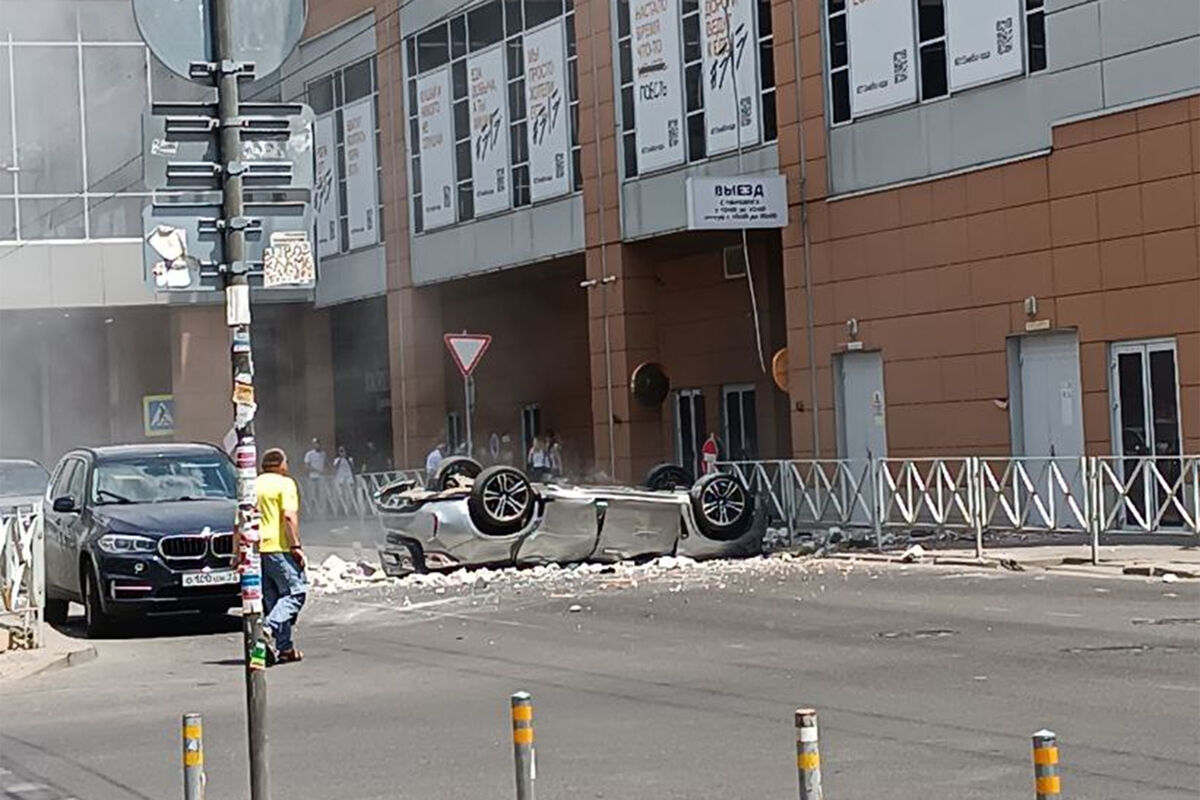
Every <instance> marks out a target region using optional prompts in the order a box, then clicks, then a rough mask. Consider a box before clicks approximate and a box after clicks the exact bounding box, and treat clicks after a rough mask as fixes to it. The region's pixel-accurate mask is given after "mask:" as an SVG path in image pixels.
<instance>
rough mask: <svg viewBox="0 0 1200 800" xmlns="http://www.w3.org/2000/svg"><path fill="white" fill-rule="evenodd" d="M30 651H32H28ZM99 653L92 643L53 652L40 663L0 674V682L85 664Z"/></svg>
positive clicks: (13, 680)
mask: <svg viewBox="0 0 1200 800" xmlns="http://www.w3.org/2000/svg"><path fill="white" fill-rule="evenodd" d="M29 652H32V651H29ZM99 655H100V654H99V653H98V652H97V651H96V648H95V647H93V646H92V645H88V646H87V647H83V648H80V649H78V650H68V651H65V652H59V653H56V654H54V655H53V656H51V657H50V658H49V660H47V661H46V662H44V663H42V664H36V665H30V666H29V668H28V669H26V670H24V671H22V670H20V669H17V670H15V671H14V672H13V673H12V674H11V675H7V676H3V675H0V683H10V682H15V681H19V680H22V679H23V678H32V677H33V676H35V675H44V674H45V673H47V672H55V671H57V670H62V669H68V668H69V667H77V666H79V665H80V664H86V663H88V662H89V661H95V660H96V658H98V657H99Z"/></svg>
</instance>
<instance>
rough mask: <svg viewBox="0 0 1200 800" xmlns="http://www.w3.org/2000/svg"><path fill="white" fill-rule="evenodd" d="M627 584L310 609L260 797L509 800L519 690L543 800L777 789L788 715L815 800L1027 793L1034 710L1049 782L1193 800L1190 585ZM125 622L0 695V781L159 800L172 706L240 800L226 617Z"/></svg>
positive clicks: (168, 779)
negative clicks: (820, 787) (813, 745)
mask: <svg viewBox="0 0 1200 800" xmlns="http://www.w3.org/2000/svg"><path fill="white" fill-rule="evenodd" d="M633 584H634V581H630V580H628V579H621V578H620V577H619V576H604V575H599V576H594V577H593V578H592V579H589V580H588V581H585V582H583V585H582V586H579V587H576V588H574V589H570V588H564V587H562V586H558V587H555V588H553V589H540V588H537V587H533V586H531V585H528V584H526V585H522V586H518V587H515V588H514V587H512V586H509V587H507V588H496V586H495V585H493V586H491V587H481V586H476V587H474V588H473V589H471V590H455V589H451V590H449V591H445V592H444V593H442V594H437V593H435V591H434V590H433V589H432V588H425V589H422V590H407V589H395V588H389V589H373V590H367V591H361V592H355V593H353V594H343V595H338V596H336V597H327V598H318V599H316V600H314V601H313V602H312V604H311V606H310V608H309V609H308V610H307V612H306V615H305V619H304V623H305V624H304V627H303V629H302V631H301V633H300V637H301V644H302V646H303V647H304V649H305V652H306V656H307V657H306V660H305V661H304V663H302V664H299V665H289V666H285V667H277V668H274V669H272V670H271V671H270V672H269V673H268V675H269V681H270V708H271V720H270V726H271V727H270V731H271V765H272V781H273V792H272V793H273V796H274V797H275V798H279V799H280V800H283V799H284V798H295V799H299V798H328V797H336V798H340V799H341V798H345V799H357V800H369V799H372V798H379V799H380V800H382V799H383V798H388V799H389V800H395V798H414V799H416V798H420V799H421V800H450V799H451V798H454V799H455V800H460V799H466V800H473V799H474V798H481V799H482V798H489V799H492V798H503V797H512V796H514V790H513V777H512V752H511V743H510V737H509V732H508V731H509V722H508V717H507V705H508V696H509V694H510V693H511V692H513V691H516V690H518V689H527V690H529V691H530V692H532V693H533V695H534V702H535V707H536V716H535V728H536V731H537V752H538V796H539V797H540V798H542V800H546V799H547V798H561V800H578V799H580V798H633V799H640V798H645V799H647V800H650V799H653V800H668V799H673V798H678V799H679V800H683V799H684V798H686V799H687V800H701V799H702V798H714V800H715V799H716V798H721V799H722V800H724V799H725V798H754V799H755V800H759V799H760V798H773V797H774V798H794V797H795V796H796V774H795V766H794V764H795V762H794V740H793V731H792V711H793V709H794V708H795V707H797V706H798V705H812V706H814V707H816V708H817V709H819V711H820V724H821V748H822V753H823V764H824V768H825V789H826V797H827V798H829V800H843V799H845V800H850V799H851V798H854V799H856V800H864V799H868V798H872V799H873V798H889V800H929V798H956V800H958V799H959V798H980V800H983V799H984V798H986V799H987V800H1004V799H1006V798H1013V799H1014V800H1015V799H1016V798H1022V799H1026V798H1031V797H1032V796H1033V791H1032V767H1031V763H1030V762H1031V759H1030V738H1029V735H1030V734H1031V733H1032V732H1034V731H1036V730H1038V729H1039V728H1042V727H1050V728H1052V729H1054V730H1055V731H1056V732H1057V733H1058V735H1059V737H1060V743H1061V748H1062V772H1063V775H1064V778H1063V787H1064V796H1067V797H1073V798H1118V797H1119V798H1126V797H1136V798H1139V800H1167V799H1168V798H1174V799H1177V800H1184V799H1185V798H1186V799H1187V800H1194V798H1195V797H1197V795H1198V794H1200V585H1197V584H1196V583H1194V582H1193V583H1190V584H1188V583H1182V582H1181V583H1175V584H1166V583H1162V582H1157V581H1148V580H1123V579H1108V580H1106V579H1088V578H1076V577H1071V576H1047V575H1044V574H1034V573H1007V572H995V571H986V572H984V571H980V572H973V571H971V570H969V569H946V568H925V567H910V568H902V567H896V566H883V567H872V568H870V569H868V568H865V567H862V566H859V567H856V568H854V569H853V570H852V571H850V572H849V573H848V574H845V575H843V574H841V573H840V572H839V571H838V570H837V569H836V568H835V566H834V565H831V564H826V565H823V566H816V565H810V566H807V567H799V566H795V565H792V566H791V567H789V569H787V570H771V571H767V570H750V569H748V568H747V567H745V566H744V565H742V566H739V567H737V568H736V569H734V568H731V569H730V570H728V571H727V572H722V571H720V570H710V571H709V572H707V573H705V577H704V578H703V579H702V580H693V579H684V578H683V577H681V573H667V574H665V575H662V576H660V577H658V578H653V579H649V580H647V579H645V578H644V577H643V578H641V579H639V580H637V581H636V585H633ZM573 605H577V606H580V607H581V609H580V610H575V611H572V610H569V609H570V608H571V606H573ZM142 634H143V635H141V636H139V637H138V638H133V639H127V640H116V641H109V642H103V643H101V648H100V658H99V659H97V660H96V661H93V662H91V663H89V664H86V665H83V666H80V667H76V668H72V669H69V670H65V671H62V672H58V673H52V674H48V675H44V676H39V677H36V678H32V679H28V680H26V681H22V682H21V683H19V684H16V685H9V686H4V687H0V797H4V796H6V795H4V786H5V783H4V781H5V780H9V781H10V782H20V783H21V785H22V786H24V787H25V789H24V792H25V793H23V794H22V793H13V792H12V791H11V790H10V793H9V794H8V795H7V797H11V798H21V800H58V799H59V798H66V797H74V798H78V799H79V800H132V799H133V798H139V799H140V800H164V799H165V798H170V797H179V796H181V789H180V778H179V760H180V756H179V739H178V736H179V733H178V726H179V715H180V714H181V713H183V712H185V711H199V712H201V713H203V714H204V722H205V748H206V759H207V764H208V770H209V791H208V797H210V798H214V799H215V800H222V799H223V798H235V797H245V796H246V794H247V791H246V789H245V786H246V777H245V775H246V767H245V738H244V733H243V725H244V716H243V694H242V691H243V688H242V673H241V667H240V661H239V651H240V638H239V635H238V633H237V629H236V621H235V622H234V623H233V626H230V625H229V624H228V623H224V624H223V627H222V624H218V625H217V627H216V629H215V630H214V629H212V628H210V629H208V630H204V629H200V628H198V627H197V626H196V625H194V624H193V625H191V626H190V627H188V626H182V625H181V623H179V622H177V621H176V622H168V623H163V624H159V625H156V626H154V627H150V628H147V629H146V630H144V631H143V632H142ZM6 771H7V772H6ZM6 776H7V777H6ZM29 787H35V788H34V789H30V788H29ZM36 787H44V788H36ZM39 792H40V793H39Z"/></svg>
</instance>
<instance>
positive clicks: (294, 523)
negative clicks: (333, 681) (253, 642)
mask: <svg viewBox="0 0 1200 800" xmlns="http://www.w3.org/2000/svg"><path fill="white" fill-rule="evenodd" d="M254 491H255V494H257V495H258V514H259V531H260V532H261V535H262V539H261V540H260V543H259V552H260V553H261V554H262V585H263V608H264V610H265V611H266V620H265V621H266V625H267V630H268V632H269V633H270V638H271V642H270V649H269V653H268V661H269V662H270V663H273V664H286V663H288V662H291V661H299V660H301V659H302V658H303V657H304V656H303V654H302V653H301V652H300V651H299V650H297V649H296V644H295V642H294V641H293V639H292V628H293V626H295V624H296V621H297V619H299V617H300V609H301V608H303V607H304V599H305V597H307V595H308V585H307V584H306V583H305V580H304V568H305V566H306V561H305V558H304V550H303V549H302V548H301V546H300V494H299V492H298V491H297V488H296V482H295V481H294V480H292V478H291V477H289V476H288V464H287V456H286V455H285V454H284V452H283V451H282V450H280V449H279V448H272V449H270V450H268V451H267V452H265V453H263V457H262V472H261V474H259V476H258V478H257V479H256V480H255V481H254Z"/></svg>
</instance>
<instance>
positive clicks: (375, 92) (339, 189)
mask: <svg viewBox="0 0 1200 800" xmlns="http://www.w3.org/2000/svg"><path fill="white" fill-rule="evenodd" d="M364 62H370V67H371V68H370V75H371V82H370V91H369V92H367V94H365V95H363V96H362V97H356V98H354V99H353V100H351V101H350V102H351V103H357V102H359V101H361V100H365V99H366V98H368V97H369V98H371V100H372V105H373V108H372V116H373V117H374V118H375V201H376V202H375V219H376V225H375V231H376V237H377V241H376V242H375V243H374V244H368V245H363V246H362V247H356V248H351V247H350V214H349V211H348V209H347V205H348V203H343V202H342V198H343V197H345V196H346V195H347V193H348V190H347V186H346V141H345V130H344V126H343V121H342V110H343V109H344V108H345V107H346V105H347V101H346V84H345V78H346V71H347V70H349V69H352V68H354V67H357V66H358V65H360V64H362V63H364ZM378 68H379V64H378V61H377V59H376V54H375V53H372V54H370V55H368V56H364V57H362V58H359V59H355V60H354V61H351V62H349V63H348V64H343V65H342V66H340V67H337V68H336V69H331V70H329V71H328V72H325V73H323V74H321V75H318V76H317V77H315V78H311V79H310V80H306V81H305V82H304V102H305V103H307V104H308V105H309V106H312V88H313V87H314V86H315V85H317V84H319V83H321V82H323V81H326V80H328V81H330V86H331V89H330V92H331V93H332V95H333V97H332V104H331V105H330V108H329V110H328V111H325V112H322V113H320V114H317V115H316V118H317V119H325V118H326V117H332V118H333V150H334V160H335V162H336V163H337V167H338V170H337V172H338V180H337V186H336V187H335V190H334V198H335V202H336V203H337V211H338V216H337V220H338V248H337V252H336V253H331V254H330V255H327V256H326V258H336V257H337V256H342V255H346V254H347V253H356V252H359V251H361V250H368V249H370V248H372V247H378V246H379V245H381V244H383V242H384V225H383V220H384V219H385V217H384V208H383V197H384V192H383V159H382V158H381V157H380V154H381V152H382V151H381V150H380V149H379V145H380V143H381V142H382V138H383V128H382V123H381V121H380V119H379V73H378ZM315 246H316V244H315V242H314V247H315Z"/></svg>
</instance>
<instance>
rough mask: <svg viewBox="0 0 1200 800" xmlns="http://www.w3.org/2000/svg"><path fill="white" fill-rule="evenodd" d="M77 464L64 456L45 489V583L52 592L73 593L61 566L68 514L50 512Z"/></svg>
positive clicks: (63, 557) (65, 489)
mask: <svg viewBox="0 0 1200 800" xmlns="http://www.w3.org/2000/svg"><path fill="white" fill-rule="evenodd" d="M77 464H78V461H77V459H75V458H71V457H67V458H64V459H62V460H61V461H59V462H58V466H57V467H55V468H54V474H53V475H52V476H51V478H50V482H49V484H48V485H47V488H46V502H45V503H44V504H43V506H42V508H43V522H44V524H45V534H46V536H45V547H46V583H47V585H48V587H49V588H51V589H53V590H58V591H57V592H56V593H58V594H61V593H63V592H68V591H69V592H73V591H74V588H73V587H69V586H68V585H67V583H66V580H67V574H66V571H65V568H64V567H63V564H64V563H65V561H66V560H67V555H66V552H65V550H64V543H65V541H66V538H65V537H66V532H65V529H64V526H65V525H66V524H67V523H68V522H69V519H68V518H69V517H70V516H71V515H70V514H64V513H61V512H58V511H55V510H54V501H55V500H57V499H58V498H60V497H64V496H66V494H67V486H68V484H69V483H70V481H71V473H72V472H73V471H74V470H75V467H76V465H77Z"/></svg>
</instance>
